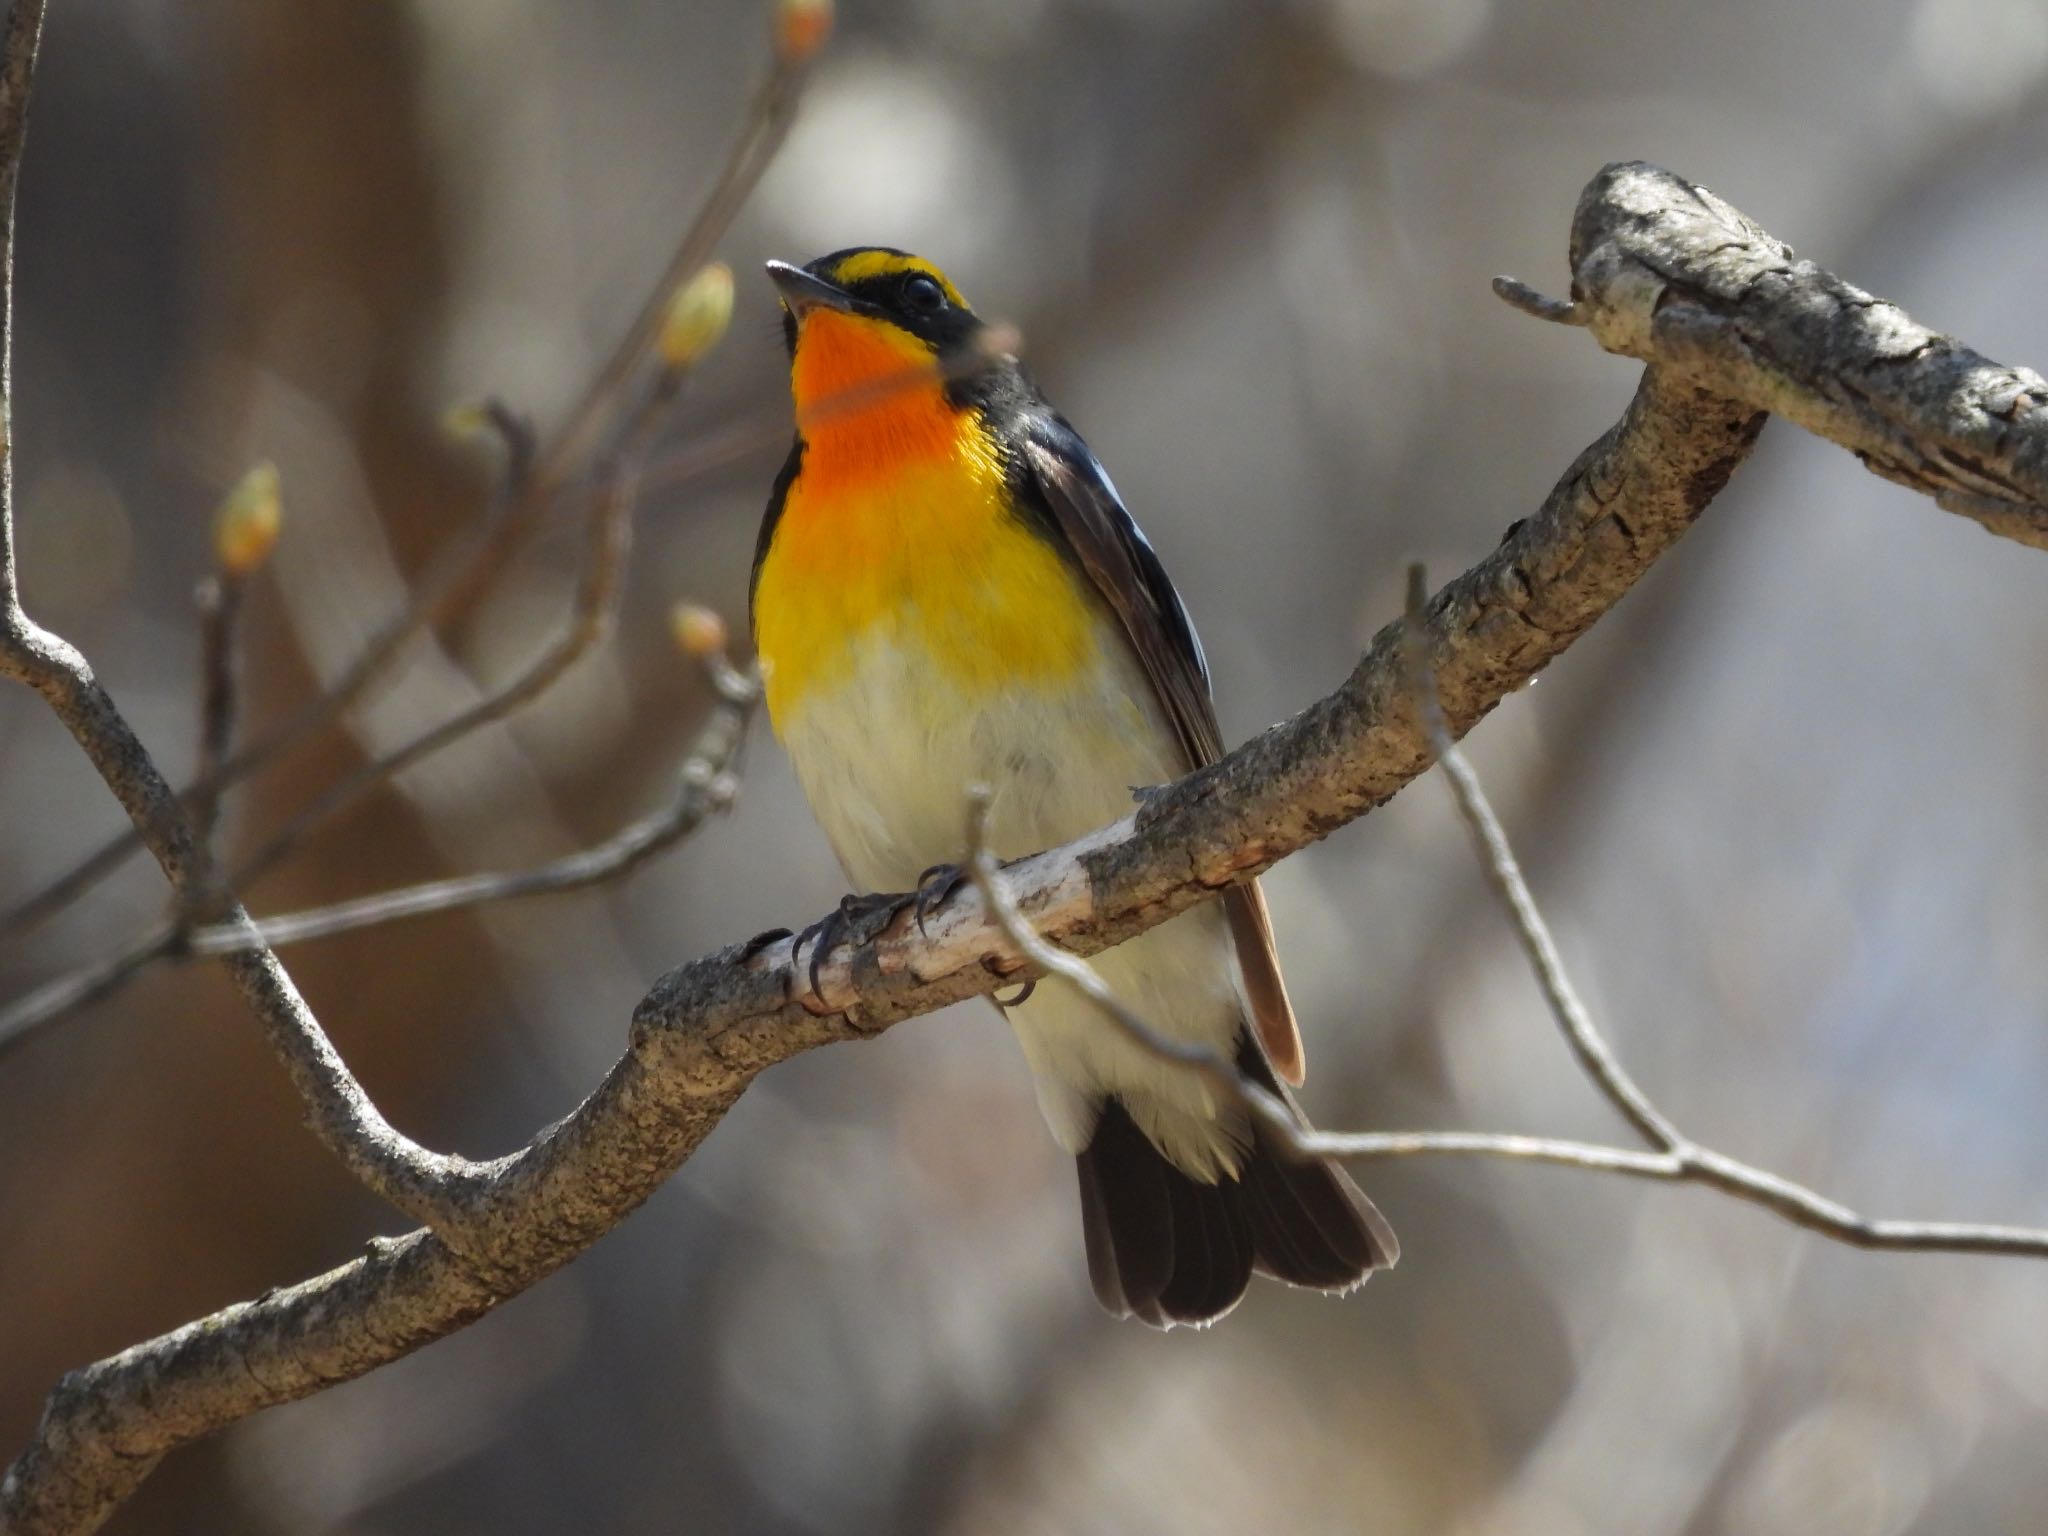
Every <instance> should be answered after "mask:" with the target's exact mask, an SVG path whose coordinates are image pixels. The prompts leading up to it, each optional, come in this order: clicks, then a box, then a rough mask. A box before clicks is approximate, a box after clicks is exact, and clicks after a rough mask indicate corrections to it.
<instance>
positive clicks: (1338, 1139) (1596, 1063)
mask: <svg viewBox="0 0 2048 1536" xmlns="http://www.w3.org/2000/svg"><path fill="white" fill-rule="evenodd" d="M1428 592H1429V588H1428V577H1427V575H1426V574H1425V572H1424V570H1423V568H1422V566H1421V565H1419V564H1415V565H1410V566H1409V567H1408V593H1407V604H1406V608H1405V611H1404V614H1403V639H1404V645H1403V660H1404V664H1405V666H1406V669H1407V675H1408V686H1409V689H1410V691H1411V693H1412V694H1413V696H1414V700H1415V709H1416V713H1417V715H1418V716H1419V717H1420V720H1421V722H1422V726H1423V730H1424V732H1425V734H1426V736H1427V738H1428V740H1429V743H1430V749H1431V751H1432V753H1433V754H1434V756H1435V757H1436V760H1437V765H1438V766H1439V767H1440V768H1442V769H1443V771H1444V777H1445V779H1446V781H1447V782H1448V783H1449V784H1450V786H1451V793H1452V796H1453V798H1454V799H1455V801H1456V802H1457V807H1458V814H1459V816H1460V817H1461V818H1462V819H1463V820H1464V822H1465V825H1466V827H1467V829H1468V830H1469V831H1470V832H1471V834H1472V841H1473V846H1474V848H1475V849H1476V850H1477V852H1478V855H1479V861H1480V864H1481V866H1482V867H1483V868H1484V869H1485V871H1486V878H1487V883H1488V884H1489V885H1491V886H1492V887H1493V890H1494V892H1495V894H1496V895H1498V896H1499V898H1500V902H1501V906H1502V907H1503V908H1504V909H1505V910H1506V912H1507V914H1508V919H1509V921H1510V922H1511V923H1512V925H1513V927H1514V930H1515V938H1516V941H1517V942H1518V943H1519V944H1520V945H1521V948H1522V953H1523V955H1524V956H1526V957H1527V959H1528V961H1529V968H1530V970H1531V971H1532V972H1534V974H1535V976H1536V980H1537V984H1538V985H1539V986H1540V987H1541V988H1542V991H1543V998H1544V1001H1545V1003H1546V1004H1548V1006H1549V1008H1550V1014H1551V1018H1552V1019H1553V1020H1554V1021H1555V1022H1556V1024H1557V1027H1558V1030H1559V1032H1560V1033H1562V1034H1563V1036H1564V1038H1565V1042H1566V1044H1567V1045H1568V1046H1569V1047H1570V1048H1571V1052H1572V1055H1573V1056H1574V1057H1575V1058H1577V1060H1578V1063H1579V1066H1580V1068H1581V1070H1583V1071H1584V1072H1585V1074H1586V1076H1587V1077H1588V1078H1589V1079H1590V1080H1591V1081H1592V1083H1593V1084H1594V1086H1595V1087H1597V1088H1598V1089H1599V1090H1600V1092H1601V1093H1602V1094H1603V1095H1604V1096H1605V1097H1606V1098H1607V1100H1608V1101H1609V1102H1610V1103H1612V1104H1613V1105H1614V1107H1615V1108H1616V1109H1617V1110H1619V1111H1620V1112H1621V1114H1622V1115H1623V1117H1624V1118H1626V1119H1627V1120H1628V1122H1629V1123H1630V1124H1631V1125H1633V1126H1634V1127H1635V1128H1636V1129H1637V1130H1638V1131H1640V1132H1641V1133H1642V1134H1643V1137H1644V1139H1646V1140H1647V1141H1649V1142H1650V1143H1651V1144H1652V1145H1653V1146H1654V1147H1655V1148H1656V1150H1655V1151H1654V1152H1650V1153H1640V1152H1628V1151H1624V1150H1622V1149H1620V1148H1608V1147H1591V1146H1586V1145H1584V1144H1582V1143H1577V1142H1558V1141H1545V1140H1542V1139H1539V1138H1530V1137H1522V1136H1487V1135H1472V1134H1466V1133H1421V1134H1406V1133H1404V1134H1401V1135H1395V1136H1361V1137H1345V1136H1323V1137H1318V1138H1316V1145H1317V1146H1318V1147H1319V1149H1321V1150H1322V1151H1324V1152H1326V1153H1327V1154H1328V1155H1331V1156H1337V1157H1388V1156H1412V1155H1416V1154H1420V1153H1427V1152H1444V1153H1459V1154H1464V1155H1485V1156H1491V1157H1508V1158H1517V1159H1521V1160H1523V1161H1530V1160H1534V1161H1539V1162H1553V1163H1564V1164H1568V1165H1570V1166H1574V1167H1580V1168H1587V1169H1592V1170H1595V1171H1604V1172H1612V1173H1626V1174H1630V1175H1632V1176H1634V1177H1637V1178H1650V1179H1662V1180H1666V1181H1669V1182H1674V1183H1693V1184H1705V1185H1707V1186H1709V1187H1710V1188H1714V1189H1718V1190H1720V1191H1721V1192H1722V1193H1724V1194H1728V1195H1732V1196H1734V1197H1735V1198H1736V1199H1738V1200H1743V1201H1747V1202H1748V1203H1750V1204H1752V1205H1759V1206H1762V1207H1763V1208H1764V1209H1766V1210H1768V1211H1771V1212H1774V1213H1775V1214H1777V1215H1778V1216H1781V1217H1783V1218H1784V1219H1785V1220H1786V1221H1789V1222H1791V1223H1792V1224H1793V1225H1795V1226H1799V1227H1804V1228H1806V1229H1807V1230H1808V1231H1811V1232H1817V1233H1819V1234H1820V1235H1821V1236H1823V1237H1829V1238H1833V1239H1834V1240H1836V1241H1837V1242H1843V1243H1848V1244H1851V1245H1852V1246H1854V1247H1858V1248H1882V1249H1891V1250H1896V1251H1900V1252H1910V1253H1991V1254H2007V1255H2014V1256H2021V1257H2032V1258H2048V1228H2033V1227H2014V1226H1992V1225H1981V1224H1976V1223H1971V1222H1947V1221H1899V1220H1894V1219H1891V1218H1886V1217H1869V1216H1862V1215H1859V1214H1858V1213H1856V1212H1855V1211H1853V1210H1851V1209H1850V1208H1849V1207H1847V1206H1845V1205H1842V1204H1841V1203H1839V1202H1838V1201H1834V1200H1830V1199H1828V1198H1827V1197H1826V1196H1825V1195H1822V1194H1819V1193H1817V1192H1815V1191H1814V1190H1811V1189H1808V1188H1807V1187H1806V1186H1805V1185H1803V1184H1797V1183H1794V1182H1793V1181H1792V1180H1790V1179H1787V1178H1784V1177H1782V1176H1781V1175H1779V1174H1775V1173H1771V1172H1769V1171H1767V1170H1765V1169H1762V1168H1758V1167H1756V1166H1754V1165H1753V1164H1750V1163H1745V1162H1742V1161H1741V1160H1740V1159H1737V1158H1733V1157H1729V1156H1728V1155H1727V1154H1725V1153H1722V1152H1716V1151H1714V1150H1713V1149H1712V1148H1710V1147H1703V1146H1701V1145H1700V1144H1699V1143H1697V1142H1695V1141H1693V1140H1692V1138H1690V1137H1689V1136H1686V1135H1685V1134H1684V1133H1683V1132H1681V1131H1680V1130H1679V1129H1678V1127H1677V1126H1676V1125H1674V1124H1673V1123H1672V1122H1671V1120H1670V1119H1669V1118H1668V1117H1666V1116H1665V1114H1664V1113H1663V1112H1662V1111H1661V1110H1659V1109H1658V1108H1657V1106H1656V1105H1655V1104H1654V1103H1652V1102H1651V1100H1650V1097H1649V1095H1648V1094H1646V1093H1644V1092H1643V1090H1642V1088H1641V1087H1640V1086H1638V1085H1637V1083H1636V1081H1635V1079H1633V1078H1632V1077H1630V1076H1629V1075H1628V1072H1627V1070H1626V1069H1625V1068H1623V1066H1622V1065H1621V1062H1620V1060H1619V1059H1618V1058H1617V1057H1616V1056H1615V1054H1614V1052H1613V1050H1612V1049H1611V1048H1610V1047H1609V1046H1608V1044H1607V1041H1606V1039H1605V1037H1603V1036H1602V1035H1601V1033H1600V1030H1599V1028H1598V1026H1597V1025H1595V1024H1594V1022H1593V1018H1592V1014H1591V1013H1590V1012H1589V1011H1588V1010H1587V1008H1586V1005H1585V1004H1584V1003H1583V1002H1582V1001H1581V1000H1580V998H1579V995H1578V990H1577V989H1576V988H1575V987H1573V985H1572V983H1571V978H1570V977H1569V976H1568V975H1567V974H1566V973H1565V968H1564V959H1563V957H1562V956H1561V955H1560V954H1559V953H1558V949H1557V942H1556V940H1555V939H1553V938H1552V937H1551V933H1550V926H1549V924H1547V923H1546V922H1544V920H1543V914H1542V912H1541V910H1540V909H1539V908H1538V907H1537V905H1536V899H1535V897H1534V896H1533V895H1532V894H1531V893H1530V891H1529V885H1528V882H1527V881H1526V880H1524V879H1523V878H1522V870H1521V866H1520V865H1519V864H1518V863H1517V862H1516V860H1515V855H1514V850H1513V849H1512V848H1511V847H1510V846H1509V844H1508V839H1507V834H1506V832H1505V831H1503V830H1502V828H1501V824H1500V818H1499V817H1498V816H1496V815H1495V814H1494V811H1493V806H1492V804H1491V803H1490V802H1489V801H1488V800H1487V798H1486V793H1485V791H1484V790H1483V789H1482V788H1481V787H1480V784H1479V775H1478V774H1477V773H1476V772H1475V771H1474V770H1473V768H1472V765H1471V763H1470V762H1469V761H1467V760H1466V757H1465V754H1464V753H1463V751H1461V750H1460V749H1459V747H1458V745H1457V742H1456V741H1455V740H1454V739H1453V737H1452V735H1451V731H1450V727H1449V725H1448V724H1447V722H1446V721H1445V719H1444V712H1443V707H1442V705H1441V703H1440V702H1439V700H1438V697H1437V689H1436V680H1435V674H1434V671H1433V669H1432V668H1431V666H1430V664H1429V659H1428V629H1427V623H1428Z"/></svg>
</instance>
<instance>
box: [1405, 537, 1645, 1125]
mask: <svg viewBox="0 0 2048 1536" xmlns="http://www.w3.org/2000/svg"><path fill="white" fill-rule="evenodd" d="M1427 583H1428V576H1427V574H1426V573H1425V572H1424V570H1423V568H1422V566H1421V565H1420V564H1415V565H1411V566H1409V567H1408V600H1407V604H1406V608H1405V611H1404V615H1403V621H1402V646H1401V653H1402V663H1403V665H1404V666H1405V667H1406V669H1407V674H1408V688H1409V692H1410V693H1411V695H1412V696H1413V698H1414V700H1415V708H1416V712H1417V713H1418V714H1419V715H1420V717H1421V722H1422V729H1423V734H1424V736H1425V738H1426V739H1427V740H1428V742H1429V747H1430V753H1431V755H1432V756H1434V757H1435V758H1436V761H1437V766H1438V767H1440V768H1441V769H1443V771H1444V776H1445V778H1446V779H1448V780H1449V782H1450V785H1451V793H1452V794H1453V795H1455V796H1456V797H1457V802H1458V812H1459V814H1460V815H1461V816H1463V817H1464V819H1465V825H1466V826H1467V827H1469V828H1470V829H1471V832H1472V839H1473V842H1474V843H1475V844H1476V845H1477V849H1478V853H1479V861H1480V864H1481V866H1482V867H1483V868H1484V869H1485V871H1486V877H1487V880H1488V882H1489V883H1490V884H1491V885H1492V886H1493V889H1494V892H1495V893H1496V894H1497V895H1498V896H1499V897H1500V899H1501V903H1502V904H1503V905H1504V906H1505V907H1506V908H1507V909H1508V915H1509V916H1510V917H1511V918H1513V919H1514V925H1515V937H1516V939H1517V940H1518V941H1519V942H1520V943H1521V946H1522V953H1523V954H1524V955H1525V956H1526V957H1527V958H1528V961H1529V969H1530V970H1532V971H1533V972H1535V974H1536V981H1537V984H1538V985H1539V986H1540V987H1542V989H1543V998H1544V1001H1545V1002H1547V1003H1548V1004H1549V1005H1550V1012H1551V1016H1552V1017H1553V1018H1555V1019H1556V1020H1557V1027H1558V1028H1559V1029H1560V1030H1562V1031H1563V1032H1564V1037H1565V1043H1566V1044H1567V1045H1569V1046H1570V1047H1571V1052H1572V1055H1573V1056H1575V1057H1576V1058H1577V1059H1578V1063H1579V1066H1580V1068H1581V1069H1582V1070H1583V1071H1584V1072H1585V1074H1586V1075H1587V1076H1588V1077H1590V1078H1591V1079H1592V1080H1593V1082H1594V1084H1595V1085H1596V1086H1597V1087H1598V1088H1599V1089H1600V1091H1601V1092H1602V1093H1603V1094H1605V1095H1606V1096H1607V1098H1608V1100H1609V1101H1610V1102H1611V1103H1612V1104H1613V1105H1614V1107H1615V1108H1616V1109H1618V1110H1620V1111H1621V1114H1622V1118H1624V1119H1625V1120H1627V1121H1628V1123H1629V1124H1630V1125H1632V1126H1634V1127H1635V1128H1636V1129H1637V1130H1638V1131H1640V1132H1641V1133H1642V1136H1643V1139H1644V1140H1645V1141H1647V1142H1649V1143H1650V1144H1651V1145H1652V1146H1655V1147H1657V1148H1659V1149H1660V1150H1663V1151H1667V1152H1668V1151H1670V1150H1671V1149H1672V1148H1673V1147H1675V1146H1677V1145H1678V1143H1679V1140H1680V1137H1679V1135H1678V1132H1677V1130H1676V1129H1675V1128H1674V1127H1673V1126H1672V1124H1671V1122H1670V1121H1669V1120H1667V1119H1665V1118H1664V1116H1663V1114H1662V1113H1661V1112H1660V1111H1659V1110H1658V1108H1657V1106H1656V1105H1654V1104H1652V1103H1651V1102H1650V1096H1649V1095H1648V1094H1646V1093H1644V1092H1643V1090H1642V1089H1641V1088H1639V1087H1637V1086H1636V1083H1635V1080H1634V1079H1633V1078H1631V1077H1630V1076H1629V1075H1628V1073H1627V1072H1626V1071H1625V1070H1624V1069H1623V1068H1622V1065H1621V1063H1620V1062H1619V1061H1617V1060H1616V1059H1615V1056H1614V1052H1613V1051H1611V1050H1609V1049H1608V1047H1607V1042H1606V1041H1605V1040H1603V1039H1602V1038H1601V1037H1600V1031H1599V1030H1598V1028H1596V1027H1595V1026H1594V1023H1593V1017H1592V1015H1591V1014H1590V1013H1589V1012H1588V1011H1587V1009H1586V1005H1585V1004H1584V1003H1582V1002H1581V1001H1579V996H1578V993H1577V992H1575V991H1574V990H1573V988H1572V984H1571V978H1570V977H1568V976H1567V975H1566V974H1565V969H1564V957H1563V956H1561V955H1560V954H1559V953H1558V952H1557V943H1556V941H1555V940H1554V939H1552V938H1551V936H1550V929H1549V927H1548V926H1547V925H1546V924H1545V923H1544V921H1543V914H1542V913H1540V912H1539V911H1537V910H1536V902H1535V899H1534V898H1533V897H1531V896H1530V894H1529V886H1528V882H1527V881H1525V880H1523V878H1522V871H1521V867H1520V866H1519V865H1518V864H1516V862H1515V855H1514V850H1513V849H1512V848H1510V847H1509V846H1508V839H1507V834H1506V833H1505V832H1503V831H1502V830H1501V825H1500V819H1499V818H1498V817H1497V816H1495V815H1494V814H1493V807H1492V806H1491V805H1489V804H1488V803H1487V800H1486V795H1485V794H1484V792H1483V791H1481V789H1480V787H1479V776H1478V775H1477V774H1476V773H1474V772H1473V771H1472V765H1471V764H1470V763H1468V762H1467V761H1466V760H1465V754H1464V753H1462V752H1460V751H1459V750H1458V745H1457V743H1456V741H1454V740H1453V739H1452V737H1451V731H1450V727H1449V725H1447V724H1446V723H1445V721H1444V710H1443V704H1442V701H1441V700H1439V699H1438V697H1437V691H1436V678H1435V676H1434V674H1433V673H1432V672H1431V670H1430V666H1429V632H1428V628H1427V623H1428V612H1427V605H1428V601H1429V587H1428V585H1427Z"/></svg>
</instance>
